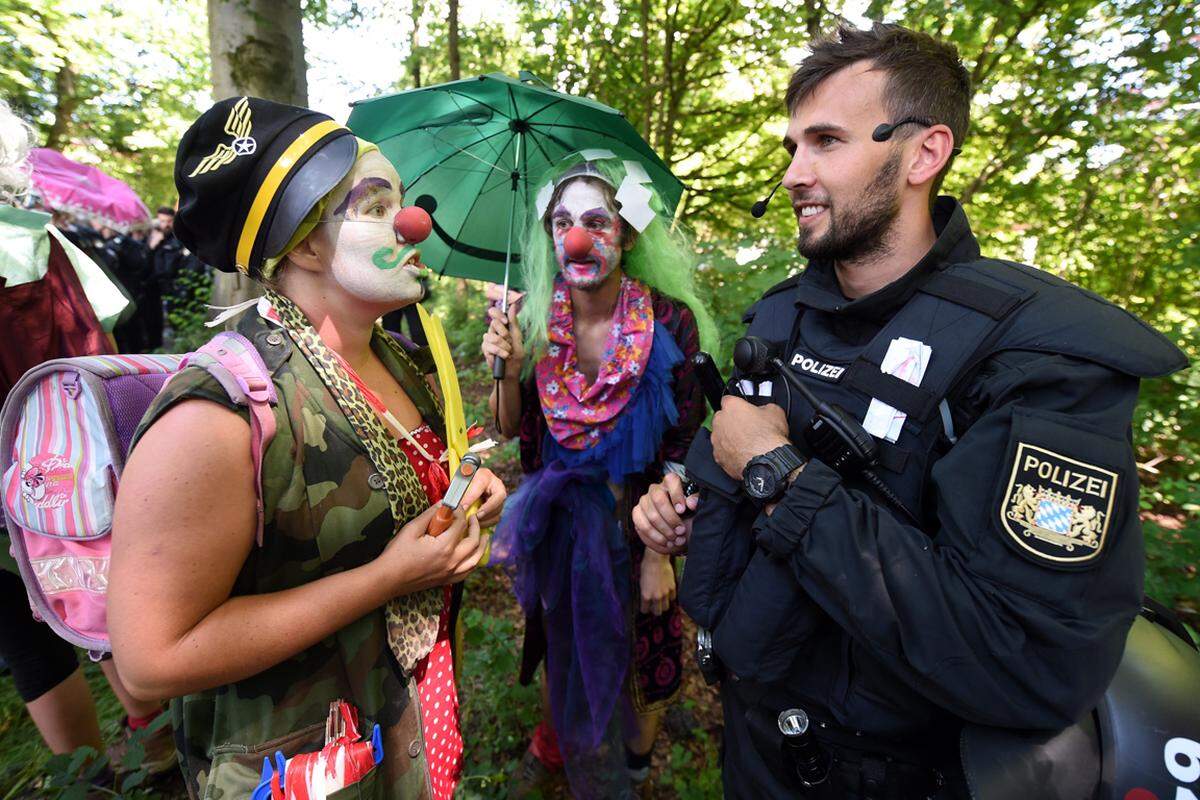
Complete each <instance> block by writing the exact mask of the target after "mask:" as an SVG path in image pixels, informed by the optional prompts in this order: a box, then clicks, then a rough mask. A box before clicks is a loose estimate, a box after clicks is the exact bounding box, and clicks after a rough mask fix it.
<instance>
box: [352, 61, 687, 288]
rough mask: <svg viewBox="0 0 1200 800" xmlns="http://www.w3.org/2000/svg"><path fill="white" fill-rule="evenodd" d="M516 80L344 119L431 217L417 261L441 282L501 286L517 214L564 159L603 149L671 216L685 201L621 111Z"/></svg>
mask: <svg viewBox="0 0 1200 800" xmlns="http://www.w3.org/2000/svg"><path fill="white" fill-rule="evenodd" d="M520 76H521V77H520V79H519V80H514V79H512V78H510V77H508V76H507V75H503V74H501V73H492V74H490V75H480V76H479V77H477V78H468V79H465V80H460V81H452V82H450V83H440V84H437V85H435V86H427V87H424V88H421V89H411V90H409V91H405V92H399V93H397V94H390V95H385V96H383V97H377V98H374V99H371V100H364V101H360V102H357V103H355V104H354V108H353V111H351V113H350V119H349V121H348V123H347V124H348V125H349V126H350V130H352V131H354V133H355V135H357V136H359V137H361V138H363V139H366V140H368V141H371V142H375V143H376V144H378V145H379V148H380V150H382V151H383V154H384V155H385V156H387V158H388V159H389V160H390V161H391V162H392V163H393V164H394V165H395V166H396V171H397V172H398V173H399V174H400V177H401V179H402V180H403V181H404V186H405V194H406V195H407V196H408V197H410V198H413V199H414V200H415V202H416V204H417V205H418V206H421V207H422V208H424V209H425V210H426V211H428V212H430V216H432V217H433V234H432V235H431V236H430V237H429V238H428V239H426V240H425V241H424V242H423V243H422V244H421V255H422V261H424V262H425V263H426V264H427V265H429V266H430V267H431V268H432V269H434V270H436V271H437V272H439V273H440V274H443V275H455V276H458V277H463V278H477V279H482V280H489V281H493V282H496V283H501V282H503V283H505V284H506V285H507V284H508V283H509V277H510V275H509V270H510V267H511V265H512V264H515V263H517V262H518V261H519V260H520V240H521V233H522V231H523V230H524V226H525V222H526V219H525V210H526V209H528V208H529V207H530V205H531V204H532V201H533V198H534V197H535V196H536V195H537V192H538V190H539V188H541V187H539V186H536V185H533V183H536V182H537V181H538V180H539V178H541V177H542V176H543V175H544V173H545V172H546V171H547V169H549V167H550V166H552V165H553V164H556V163H558V162H559V161H560V160H561V159H563V158H564V157H565V156H567V155H570V154H572V153H576V152H580V151H586V150H589V149H603V150H610V151H612V153H613V154H614V155H616V156H618V157H620V158H625V159H632V160H637V161H639V162H640V163H641V165H642V166H643V167H644V168H645V170H646V173H647V174H648V175H649V176H650V180H651V182H652V183H653V184H654V187H655V189H657V191H658V193H659V195H660V196H661V197H662V199H663V202H664V203H666V205H667V210H668V212H669V213H673V212H674V210H675V207H676V206H677V205H678V203H679V198H680V196H681V195H682V194H683V184H681V183H680V182H679V179H677V178H676V177H675V176H674V175H672V174H671V171H670V170H669V169H668V168H667V165H666V164H664V163H663V162H662V159H660V158H659V157H658V156H657V155H656V154H655V152H654V151H653V150H652V149H650V145H648V144H646V142H645V141H644V140H643V139H642V137H641V136H639V135H638V132H637V131H636V130H634V128H633V126H632V125H630V124H629V121H628V120H626V119H625V117H624V116H623V115H622V114H621V112H619V111H617V110H616V109H613V108H609V107H608V106H606V105H603V104H601V103H597V102H596V101H594V100H589V99H587V98H584V97H573V96H571V95H567V94H562V93H561V92H556V91H553V90H551V89H549V88H547V87H546V86H545V84H543V83H542V82H541V81H540V80H538V79H537V78H536V77H534V76H533V75H532V74H530V73H529V72H527V71H525V70H522V71H521V73H520ZM505 297H507V292H506V293H505Z"/></svg>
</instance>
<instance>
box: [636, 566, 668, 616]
mask: <svg viewBox="0 0 1200 800" xmlns="http://www.w3.org/2000/svg"><path fill="white" fill-rule="evenodd" d="M639 577H640V580H639V581H638V588H639V589H640V590H641V591H640V593H641V595H642V602H641V609H642V613H643V614H653V615H654V616H656V617H657V616H661V615H662V614H665V613H666V611H667V609H668V608H670V607H671V601H672V600H674V599H675V568H674V567H673V566H672V565H671V557H670V556H664V555H660V554H659V553H655V552H654V551H652V550H647V551H646V553H645V555H643V556H642V572H641V575H640V576H639Z"/></svg>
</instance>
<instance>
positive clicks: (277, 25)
mask: <svg viewBox="0 0 1200 800" xmlns="http://www.w3.org/2000/svg"><path fill="white" fill-rule="evenodd" d="M208 44H209V50H210V51H211V54H212V81H213V99H214V100H223V99H225V98H226V97H236V96H238V95H253V96H256V97H262V98H265V99H267V100H275V101H277V102H280V103H289V104H291V105H297V106H303V105H306V104H307V103H308V79H307V74H306V73H307V69H308V68H307V64H306V63H305V61H304V36H303V30H302V27H301V17H300V0H208ZM259 294H262V289H261V287H259V285H258V284H257V283H255V282H254V281H252V280H250V279H249V278H247V277H245V276H244V275H240V274H227V273H217V274H216V275H215V276H214V280H213V293H212V304H213V305H215V306H230V305H234V304H236V303H240V302H242V301H243V300H249V299H250V298H252V297H256V296H258V295H259Z"/></svg>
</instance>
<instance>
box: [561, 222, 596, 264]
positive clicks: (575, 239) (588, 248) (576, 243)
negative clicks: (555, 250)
mask: <svg viewBox="0 0 1200 800" xmlns="http://www.w3.org/2000/svg"><path fill="white" fill-rule="evenodd" d="M563 252H564V253H566V256H567V258H569V259H571V260H572V261H582V260H583V259H585V258H587V255H588V253H590V252H592V237H591V236H590V235H589V234H588V232H587V231H585V230H584V229H583V228H579V227H575V228H571V230H569V231H567V235H566V236H564V237H563Z"/></svg>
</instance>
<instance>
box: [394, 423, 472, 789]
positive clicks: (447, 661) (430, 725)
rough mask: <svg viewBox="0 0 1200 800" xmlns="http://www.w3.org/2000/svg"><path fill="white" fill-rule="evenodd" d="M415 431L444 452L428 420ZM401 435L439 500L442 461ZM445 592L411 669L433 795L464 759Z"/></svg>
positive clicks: (428, 490)
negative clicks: (429, 641) (429, 643)
mask: <svg viewBox="0 0 1200 800" xmlns="http://www.w3.org/2000/svg"><path fill="white" fill-rule="evenodd" d="M412 435H413V438H414V439H416V440H417V441H418V442H419V443H420V444H421V446H422V447H424V448H425V450H426V452H428V453H429V454H430V455H431V456H433V457H434V458H435V459H437V458H441V455H442V453H443V452H444V451H445V449H446V445H445V444H444V443H443V442H442V440H441V439H439V438H438V435H437V434H436V433H434V432H433V430H432V429H431V428H430V427H429V426H428V425H422V426H421V427H420V428H417V429H416V430H414V431H412ZM399 441H400V446H401V448H402V449H403V450H404V454H405V455H406V456H408V460H409V461H410V462H411V463H412V465H413V469H415V470H416V472H417V477H418V478H420V480H421V486H422V487H423V488H424V489H425V494H426V495H428V496H429V502H431V503H436V502H437V501H438V500H441V499H442V497H443V496H444V495H445V494H446V489H447V488H449V486H450V478H449V476H448V475H447V474H446V469H445V467H444V466H443V464H442V463H441V462H438V461H434V462H430V461H429V460H428V459H426V458H425V457H424V456H423V455H421V453H420V451H418V450H417V448H415V447H413V445H412V443H411V442H409V441H408V440H407V439H400V440H399ZM442 592H443V602H442V614H441V618H440V620H439V622H438V635H437V642H436V643H435V644H434V645H433V650H431V651H430V652H429V655H427V656H426V657H425V658H424V659H422V660H421V661H419V662H418V663H417V666H416V668H415V669H414V670H413V678H414V679H415V680H416V682H417V697H418V698H419V700H420V704H421V730H422V732H423V733H424V736H425V760H426V762H428V765H429V778H430V784H431V785H432V787H433V800H450V798H451V797H453V795H454V789H455V788H456V787H457V786H458V778H459V775H460V774H461V772H462V760H463V740H462V732H461V731H460V730H459V727H458V689H457V688H456V687H455V685H454V660H453V658H452V656H451V652H450V587H449V586H446V587H444V588H443V589H442Z"/></svg>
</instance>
